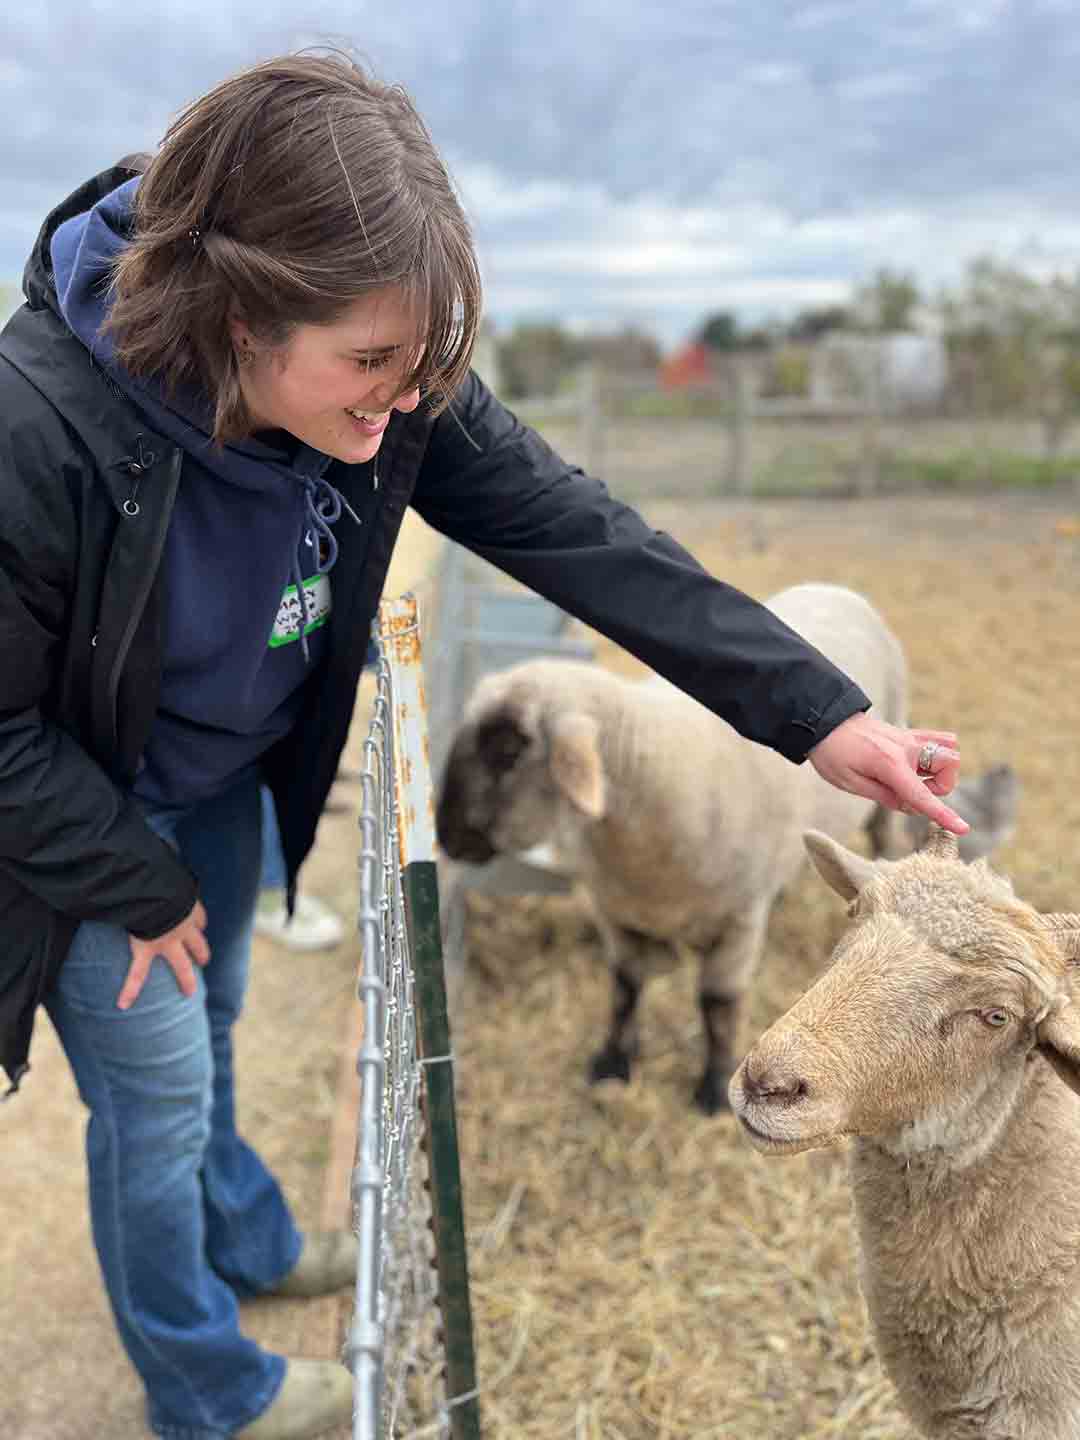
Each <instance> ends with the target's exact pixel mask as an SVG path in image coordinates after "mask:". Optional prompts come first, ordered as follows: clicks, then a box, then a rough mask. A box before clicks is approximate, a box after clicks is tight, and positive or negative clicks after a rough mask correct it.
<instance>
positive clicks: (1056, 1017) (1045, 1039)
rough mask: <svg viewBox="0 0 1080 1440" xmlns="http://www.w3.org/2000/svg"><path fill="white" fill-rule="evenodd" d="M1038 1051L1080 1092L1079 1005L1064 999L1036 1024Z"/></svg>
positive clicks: (1063, 1078)
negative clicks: (1040, 1022)
mask: <svg viewBox="0 0 1080 1440" xmlns="http://www.w3.org/2000/svg"><path fill="white" fill-rule="evenodd" d="M1038 1040H1039V1052H1040V1053H1041V1054H1042V1055H1043V1056H1045V1058H1046V1059H1047V1060H1049V1062H1050V1064H1051V1065H1052V1066H1053V1067H1054V1069H1055V1070H1056V1071H1057V1073H1058V1074H1059V1075H1060V1076H1061V1078H1062V1080H1064V1081H1065V1084H1066V1085H1068V1087H1069V1089H1070V1090H1075V1091H1076V1093H1077V1094H1078V1095H1080V1009H1078V1008H1077V1006H1076V1005H1074V1004H1073V1003H1072V1002H1071V1001H1069V1000H1065V1001H1063V1002H1062V1004H1061V1005H1060V1006H1059V1007H1058V1008H1057V1009H1055V1010H1052V1011H1051V1012H1050V1014H1049V1015H1048V1016H1047V1017H1046V1019H1045V1020H1044V1021H1043V1022H1042V1024H1041V1025H1040V1026H1039V1031H1038Z"/></svg>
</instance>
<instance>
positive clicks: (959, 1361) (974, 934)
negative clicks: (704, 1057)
mask: <svg viewBox="0 0 1080 1440" xmlns="http://www.w3.org/2000/svg"><path fill="white" fill-rule="evenodd" d="M806 843H807V848H808V849H809V851H810V854H811V857H812V858H813V860H814V863H815V864H816V866H817V868H818V869H819V870H820V872H821V874H822V875H823V876H824V878H825V879H826V880H827V881H828V883H829V884H830V885H831V886H832V887H833V889H835V890H836V891H837V892H838V893H839V894H840V895H841V896H842V897H843V898H844V899H845V900H847V901H849V902H850V906H851V909H850V914H851V916H852V923H851V926H850V928H849V930H848V931H847V932H846V933H845V935H844V937H843V938H842V939H841V941H840V943H839V945H838V946H837V948H836V951H835V955H834V959H833V963H832V965H831V966H830V968H829V969H828V970H827V971H826V972H825V974H824V975H823V976H822V978H821V979H820V980H818V982H817V983H816V984H815V985H814V986H813V987H812V988H811V989H810V990H808V991H807V993H806V994H805V995H804V996H803V997H802V999H801V1000H799V1001H798V1002H797V1003H796V1004H795V1005H794V1006H793V1007H792V1009H791V1010H789V1011H788V1013H787V1014H786V1015H785V1016H783V1018H782V1019H780V1020H779V1021H777V1023H776V1024H775V1025H773V1026H772V1027H771V1029H769V1030H768V1031H767V1032H766V1033H765V1034H764V1035H763V1036H762V1038H761V1039H760V1040H759V1041H758V1042H757V1044H756V1045H754V1047H753V1048H752V1049H751V1050H750V1052H749V1054H748V1055H747V1056H746V1057H745V1059H744V1060H743V1062H742V1064H741V1065H740V1067H739V1069H738V1070H737V1072H736V1074H735V1076H734V1078H733V1080H732V1083H731V1092H730V1094H731V1103H732V1107H733V1108H734V1110H735V1112H736V1114H737V1116H738V1118H739V1120H740V1121H741V1123H742V1128H743V1130H744V1132H745V1134H746V1135H747V1136H748V1137H749V1139H750V1140H751V1142H752V1143H753V1144H754V1145H755V1146H756V1147H757V1148H758V1149H759V1150H762V1151H764V1152H765V1153H767V1154H774V1155H790V1154H794V1153H796V1152H797V1151H800V1150H807V1149H813V1148H815V1147H818V1146H822V1145H829V1144H832V1143H834V1142H836V1141H838V1140H839V1139H840V1138H841V1137H843V1136H852V1137H854V1144H853V1146H852V1148H851V1181H852V1187H853V1193H854V1201H855V1217H856V1222H857V1229H858V1236H859V1245H860V1251H861V1255H860V1262H861V1263H860V1279H861V1283H862V1287H863V1293H864V1295H865V1297H866V1302H867V1306H868V1309H869V1312H870V1319H871V1323H872V1325H873V1329H874V1334H875V1337H876V1341H877V1347H878V1351H879V1353H880V1355H881V1359H882V1362H883V1364H884V1366H885V1368H886V1370H887V1371H888V1373H889V1375H890V1376H891V1378H892V1380H893V1382H894V1384H895V1385H896V1388H897V1391H898V1393H899V1396H900V1400H901V1403H902V1404H903V1406H904V1408H905V1409H906V1411H907V1413H908V1414H909V1415H910V1417H911V1419H912V1420H913V1421H914V1423H915V1424H916V1425H917V1426H919V1427H920V1428H921V1430H922V1432H923V1433H924V1434H925V1435H927V1436H931V1437H934V1440H974V1437H979V1440H1078V1437H1080V1098H1078V1095H1077V1094H1076V1093H1074V1092H1077V1091H1080V1006H1078V1005H1077V1003H1076V992H1075V985H1076V966H1077V963H1078V962H1080V916H1076V915H1040V914H1039V913H1038V912H1037V911H1035V910H1034V909H1032V907H1031V906H1030V905H1027V904H1024V903H1023V902H1022V901H1021V900H1019V899H1017V897H1016V896H1015V895H1014V894H1013V890H1012V886H1011V885H1010V884H1009V882H1008V881H1007V880H1005V879H1004V878H1002V877H1000V876H998V875H995V874H994V873H993V872H992V871H991V869H990V868H989V866H988V865H987V863H986V862H985V860H980V861H977V862H976V863H975V864H974V865H970V866H966V865H964V864H962V863H961V862H960V860H959V859H958V858H957V852H956V842H955V840H954V839H953V837H951V836H947V835H945V833H944V832H943V831H935V834H934V835H933V837H932V838H931V841H930V844H929V845H928V847H927V848H926V849H924V850H923V851H922V852H921V853H919V854H916V855H912V856H909V857H908V858H906V859H904V860H900V861H895V862H892V863H889V862H883V861H877V862H874V861H869V860H865V859H862V858H861V857H859V856H856V855H853V854H851V853H850V852H849V851H847V850H845V849H844V848H843V847H842V846H841V845H839V844H837V843H836V842H835V841H834V840H830V839H829V838H827V837H826V836H824V835H820V834H809V835H808V836H807V837H806ZM1063 1082H1064V1083H1063Z"/></svg>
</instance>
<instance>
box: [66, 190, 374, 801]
mask: <svg viewBox="0 0 1080 1440" xmlns="http://www.w3.org/2000/svg"><path fill="white" fill-rule="evenodd" d="M138 183H139V181H138V178H135V179H133V180H130V181H128V182H127V183H126V184H124V185H121V186H120V187H119V188H118V189H116V190H114V191H112V193H111V194H109V195H107V196H106V197H105V199H104V200H102V201H100V202H99V203H98V204H97V205H95V206H94V208H93V209H92V210H88V211H86V212H85V213H84V214H81V215H77V216H75V217H74V218H72V219H70V220H67V221H65V222H64V223H63V224H62V225H61V226H59V227H58V229H57V230H56V232H55V234H54V235H53V238H52V245H51V253H52V261H53V270H54V276H55V282H56V290H57V295H58V298H59V304H60V309H61V312H62V314H63V316H64V318H65V320H66V321H67V323H68V325H70V327H71V329H72V330H73V331H74V333H75V334H76V335H77V336H78V337H79V339H80V340H81V341H82V342H83V344H84V345H86V347H87V348H88V349H89V350H90V351H91V352H92V354H93V355H94V357H95V359H96V360H97V361H98V362H99V363H100V364H101V365H103V366H104V367H105V368H106V369H107V370H108V371H109V373H110V375H111V376H112V377H113V379H114V380H116V382H117V383H118V384H119V385H120V386H121V387H122V388H123V390H124V391H125V392H126V393H127V394H128V395H129V397H130V398H131V399H132V400H133V401H134V403H135V404H136V406H137V407H138V408H139V409H140V410H141V411H142V412H143V414H144V415H145V416H146V418H147V422H148V424H149V425H150V426H152V427H153V429H155V430H156V431H158V432H159V433H160V434H162V435H165V436H167V437H168V438H169V439H170V440H173V441H175V442H176V443H177V444H179V445H180V446H181V448H182V449H183V450H184V452H185V460H184V466H183V470H182V473H181V478H180V486H179V490H178V492H177V499H176V506H175V509H174V511H173V515H172V520H171V522H170V527H169V533H168V537H167V540H166V547H165V556H164V565H165V571H164V575H165V593H166V608H165V635H164V641H165V643H164V663H163V673H162V685H161V698H160V704H159V711H158V716H157V720H156V723H155V725H154V729H153V732H152V734H151V737H150V741H149V743H148V745H147V748H146V751H145V754H144V764H143V765H142V767H141V769H140V771H139V775H138V777H137V779H136V783H135V792H136V794H138V795H140V796H142V797H143V798H144V799H147V800H149V801H152V802H155V803H158V804H168V805H174V804H175V805H186V804H189V803H191V802H193V801H196V800H199V799H202V798H205V797H207V796H209V795H213V794H216V793H219V792H220V791H221V790H223V789H225V788H226V787H228V786H229V785H231V784H233V783H234V782H235V781H237V780H238V779H240V778H241V777H242V776H243V775H244V774H245V773H247V772H248V771H249V770H250V769H251V768H252V767H253V766H255V765H256V763H257V762H258V759H259V757H260V756H261V755H262V754H263V753H264V752H265V751H266V750H268V749H269V748H270V746H271V745H272V744H273V743H274V741H275V740H277V739H278V738H279V737H280V736H282V735H284V734H285V733H286V732H288V731H289V730H291V729H292V727H293V726H294V724H296V723H297V722H298V721H299V722H300V723H301V724H302V719H301V715H300V710H301V706H302V703H303V693H302V687H303V686H304V685H305V683H306V681H307V680H309V679H310V678H311V676H312V674H313V671H314V668H315V667H317V666H318V665H319V663H320V660H321V658H322V656H323V653H324V650H325V640H326V635H325V630H324V626H325V624H326V623H327V622H328V620H329V617H330V612H331V608H332V607H331V591H330V587H331V584H332V577H331V576H330V575H329V574H328V573H327V572H328V571H329V570H330V568H331V566H332V565H333V561H334V558H335V556H336V553H337V545H336V541H335V539H334V535H333V531H332V529H331V526H332V525H333V523H334V521H335V520H336V519H337V518H338V517H339V516H340V514H341V497H340V496H339V495H338V493H337V491H336V490H335V489H334V488H333V487H332V486H331V485H330V484H329V483H328V481H327V480H326V478H325V473H326V470H327V467H328V466H329V464H330V463H331V462H330V459H329V457H328V456H326V455H323V454H321V453H320V452H318V451H316V450H312V449H311V448H310V447H308V446H306V445H303V444H302V443H300V442H298V441H297V442H295V443H294V444H293V445H292V447H291V453H290V451H289V450H288V449H286V448H285V446H286V445H287V444H288V441H289V438H290V437H284V436H283V437H281V438H282V445H281V447H280V448H278V447H277V446H276V445H275V444H273V443H263V442H261V441H260V440H259V439H257V438H253V439H251V440H247V441H242V442H239V443H236V444H231V445H226V446H224V447H220V446H216V445H214V443H213V442H212V440H211V438H210V432H211V430H212V417H211V407H210V405H209V402H208V400H207V399H206V397H204V396H200V395H197V394H184V395H181V396H179V397H177V396H170V397H169V400H168V402H167V403H166V401H165V400H164V398H163V396H162V394H161V392H160V390H159V389H157V388H155V387H154V386H153V385H145V384H142V383H140V382H138V381H136V380H135V379H134V378H133V377H132V376H130V375H128V374H127V373H126V372H125V371H124V370H123V369H122V368H121V367H120V366H119V365H118V364H117V363H116V360H115V354H114V350H113V346H112V344H111V342H110V339H109V337H108V336H107V335H105V334H103V333H102V325H103V322H104V320H105V318H106V314H107V305H108V284H109V279H110V267H111V265H112V262H113V260H114V259H115V257H116V256H117V255H118V254H119V253H120V251H121V250H122V249H123V247H124V246H125V245H126V244H127V243H128V241H129V236H130V226H131V208H132V201H133V198H134V193H135V188H136V186H137V185H138ZM223 323H224V319H223ZM136 500H137V496H136ZM347 523H349V522H347ZM320 571H321V572H322V573H320ZM301 580H302V581H303V582H304V590H305V594H304V595H303V596H301V595H300V591H299V582H300V581H301Z"/></svg>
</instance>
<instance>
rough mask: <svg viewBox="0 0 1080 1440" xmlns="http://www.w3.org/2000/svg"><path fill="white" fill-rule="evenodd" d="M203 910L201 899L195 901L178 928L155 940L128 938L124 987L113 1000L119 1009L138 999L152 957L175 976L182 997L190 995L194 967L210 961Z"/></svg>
mask: <svg viewBox="0 0 1080 1440" xmlns="http://www.w3.org/2000/svg"><path fill="white" fill-rule="evenodd" d="M205 930H206V909H205V907H204V905H203V903H202V901H201V900H196V901H195V904H194V906H193V907H192V910H191V913H190V914H189V915H188V917H187V918H186V919H185V920H181V922H180V924H179V925H175V926H174V927H173V928H172V929H171V930H168V931H166V932H165V934H164V935H159V936H158V937H157V939H156V940H139V939H137V938H136V937H135V936H134V935H129V936H128V941H129V943H130V945H131V968H130V969H129V970H128V972H127V976H126V978H125V980H124V985H123V988H122V990H121V991H120V994H119V995H118V996H117V997H116V1004H117V1007H118V1008H119V1009H120V1010H127V1009H130V1007H131V1006H132V1005H134V1003H135V1001H136V999H137V998H138V995H139V991H140V990H141V989H142V987H143V985H144V984H145V982H146V977H147V975H148V974H149V973H150V963H151V961H152V960H153V959H154V957H155V956H156V955H160V956H161V958H162V959H163V960H164V961H165V962H166V964H167V965H168V966H169V968H170V970H172V972H173V974H174V975H175V976H176V983H177V985H179V987H180V992H181V994H183V995H194V994H195V989H196V983H195V971H194V969H193V968H192V967H193V966H195V965H205V964H206V962H207V961H208V960H209V959H210V946H209V945H208V944H207V943H206V935H205V934H204V933H203V932H204V931H205Z"/></svg>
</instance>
